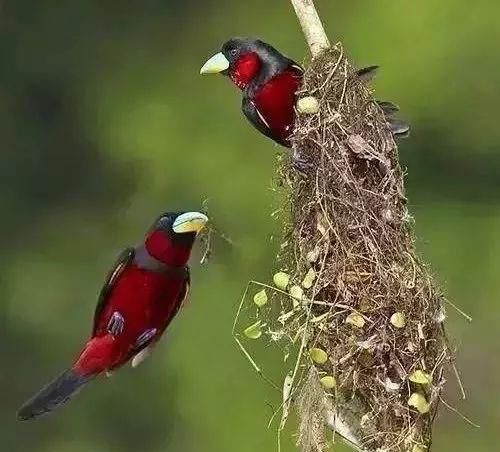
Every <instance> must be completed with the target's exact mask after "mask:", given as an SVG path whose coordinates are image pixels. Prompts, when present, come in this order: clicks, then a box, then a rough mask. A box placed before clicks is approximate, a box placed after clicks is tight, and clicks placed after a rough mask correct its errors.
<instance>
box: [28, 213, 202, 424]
mask: <svg viewBox="0 0 500 452" xmlns="http://www.w3.org/2000/svg"><path fill="white" fill-rule="evenodd" d="M207 221H208V218H207V217H206V216H205V215H204V214H202V213H199V212H184V213H166V214H164V215H161V216H160V217H159V218H158V219H157V220H156V221H155V223H154V225H153V227H152V228H151V230H150V231H149V232H148V233H147V235H146V237H145V239H144V242H143V243H142V244H141V245H139V246H137V247H135V248H132V247H131V248H127V249H126V250H124V251H123V252H122V253H121V255H120V256H119V258H118V261H117V262H116V264H115V266H114V267H113V269H112V270H111V271H110V272H109V274H108V277H107V279H106V281H105V283H104V286H103V288H102V290H101V292H100V295H99V299H98V302H97V307H96V309H95V314H94V322H93V327H92V332H91V335H90V338H89V339H88V341H87V342H86V344H85V345H84V346H83V349H82V351H81V352H80V354H79V356H78V358H77V359H76V361H75V363H74V364H73V365H72V366H71V367H70V368H69V369H68V370H66V371H65V372H63V373H62V374H61V375H60V376H59V377H57V378H56V379H55V380H54V381H53V382H51V383H49V384H48V385H47V386H46V387H44V388H43V389H42V390H41V391H40V392H38V393H37V394H36V395H34V396H33V397H32V398H31V399H30V400H28V401H27V402H26V403H25V404H24V405H23V406H22V407H21V409H20V410H19V412H18V418H19V419H20V420H28V419H32V418H35V417H37V416H40V415H42V414H45V413H48V412H50V411H53V410H54V409H56V408H58V407H59V406H61V405H63V404H64V403H66V402H67V401H68V400H69V399H70V398H71V396H73V395H74V394H75V393H76V392H78V390H80V389H81V388H82V387H83V386H84V385H86V384H87V383H88V382H90V381H91V380H92V379H93V378H94V377H96V376H97V375H100V374H102V373H109V372H111V371H113V370H114V369H116V368H118V367H120V366H122V365H123V364H125V363H126V362H127V361H129V360H131V361H132V366H133V367H136V366H137V365H139V364H140V362H141V361H142V360H144V358H145V357H147V355H148V353H149V351H150V350H151V348H152V347H153V346H154V345H155V344H156V342H157V341H158V340H159V339H160V337H161V336H162V334H163V333H164V332H165V329H166V328H167V326H168V325H169V323H170V322H171V321H172V319H173V318H174V317H175V315H176V314H177V312H178V311H179V309H180V307H181V305H182V302H183V301H184V299H185V298H186V295H187V292H188V290H189V281H190V278H189V267H188V265H187V263H188V260H189V257H190V254H191V248H192V246H193V243H194V241H195V238H196V235H197V233H198V232H199V231H201V230H202V229H203V228H204V226H205V224H206V222H207Z"/></svg>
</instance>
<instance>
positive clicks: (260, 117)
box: [252, 102, 271, 129]
mask: <svg viewBox="0 0 500 452" xmlns="http://www.w3.org/2000/svg"><path fill="white" fill-rule="evenodd" d="M252 106H253V108H255V111H256V112H257V116H258V117H259V119H260V120H261V121H262V123H263V124H264V125H265V126H266V127H267V128H268V129H270V128H271V127H270V126H269V124H268V122H267V121H266V118H264V116H262V113H261V112H260V111H259V109H258V108H257V106H256V105H255V103H254V102H252Z"/></svg>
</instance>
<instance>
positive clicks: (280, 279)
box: [273, 272, 290, 290]
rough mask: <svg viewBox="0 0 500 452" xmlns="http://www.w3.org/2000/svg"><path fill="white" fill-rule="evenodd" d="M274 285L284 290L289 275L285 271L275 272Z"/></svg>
mask: <svg viewBox="0 0 500 452" xmlns="http://www.w3.org/2000/svg"><path fill="white" fill-rule="evenodd" d="M273 282H274V285H275V286H276V287H277V288H278V289H281V290H286V288H287V286H288V283H289V282H290V275H289V274H288V273H285V272H278V273H275V275H274V276H273Z"/></svg>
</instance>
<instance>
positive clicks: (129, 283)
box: [77, 267, 185, 373]
mask: <svg viewBox="0 0 500 452" xmlns="http://www.w3.org/2000/svg"><path fill="white" fill-rule="evenodd" d="M184 284H185V283H184V281H183V280H182V279H181V278H179V277H171V276H167V275H165V274H162V273H157V272H148V271H144V270H141V269H139V268H137V267H131V268H128V269H127V270H125V272H124V274H123V275H122V277H121V278H120V280H119V281H118V282H117V283H116V285H115V287H114V288H113V292H112V294H111V296H110V300H109V302H108V304H107V305H106V307H105V309H104V310H103V312H102V314H101V318H100V319H99V321H98V325H97V329H96V334H95V336H94V337H93V338H92V339H91V340H90V341H89V343H88V344H87V347H86V349H85V350H84V351H83V353H82V354H81V356H80V358H79V360H78V363H77V367H80V368H81V370H83V371H84V373H95V372H102V371H104V370H109V369H113V368H115V367H119V366H121V365H122V364H124V363H125V362H126V361H127V360H128V359H129V358H130V357H131V356H133V354H134V351H135V350H136V349H137V345H138V343H137V340H138V338H139V337H140V336H141V335H142V334H143V333H145V332H146V331H148V330H152V329H156V334H155V335H154V337H153V338H152V341H156V340H157V339H158V338H159V337H160V336H161V334H162V333H163V331H164V329H165V328H166V326H167V323H168V322H169V320H171V318H172V315H173V314H175V312H176V311H177V309H178V306H177V303H178V302H179V293H180V291H181V290H182V289H183V285H184ZM115 312H117V313H119V314H120V315H121V316H122V317H123V320H124V325H123V330H122V331H121V333H120V334H118V335H115V336H112V335H111V334H109V332H108V330H107V328H108V323H109V320H110V318H111V316H112V315H113V314H114V313H115Z"/></svg>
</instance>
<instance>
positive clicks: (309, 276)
mask: <svg viewBox="0 0 500 452" xmlns="http://www.w3.org/2000/svg"><path fill="white" fill-rule="evenodd" d="M315 279H316V272H315V271H314V269H313V268H310V269H309V271H308V272H307V273H306V276H304V280H303V281H302V287H303V288H304V289H310V288H311V287H312V285H313V282H314V280H315Z"/></svg>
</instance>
